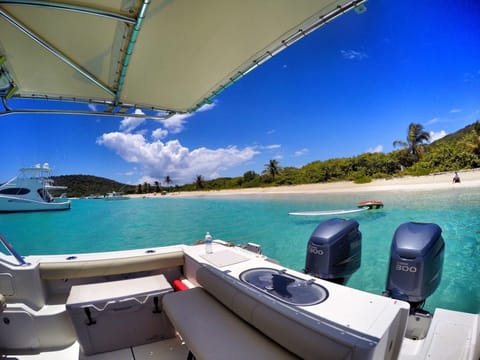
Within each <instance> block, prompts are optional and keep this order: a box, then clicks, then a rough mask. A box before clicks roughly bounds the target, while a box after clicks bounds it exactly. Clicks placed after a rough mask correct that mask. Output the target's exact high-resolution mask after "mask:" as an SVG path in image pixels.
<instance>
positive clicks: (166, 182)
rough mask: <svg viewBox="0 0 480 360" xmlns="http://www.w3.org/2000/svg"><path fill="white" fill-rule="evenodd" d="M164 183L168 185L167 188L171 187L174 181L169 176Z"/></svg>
mask: <svg viewBox="0 0 480 360" xmlns="http://www.w3.org/2000/svg"><path fill="white" fill-rule="evenodd" d="M164 181H165V184H167V186H169V187H170V184H171V183H172V179H170V176H168V175H167V176H165V180H164Z"/></svg>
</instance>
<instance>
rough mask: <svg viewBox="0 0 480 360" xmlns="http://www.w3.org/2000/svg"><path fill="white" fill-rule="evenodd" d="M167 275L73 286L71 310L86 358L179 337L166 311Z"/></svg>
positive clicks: (69, 308)
mask: <svg viewBox="0 0 480 360" xmlns="http://www.w3.org/2000/svg"><path fill="white" fill-rule="evenodd" d="M172 291H173V289H172V287H171V286H170V284H169V283H168V282H167V280H166V279H165V276H163V275H155V276H148V277H142V278H136V279H128V280H120V281H110V282H104V283H95V284H86V285H77V286H72V289H71V290H70V295H69V297H68V299H67V311H68V313H69V315H70V317H71V319H72V322H73V326H74V328H75V331H76V333H77V337H78V342H79V344H80V347H81V349H82V351H83V353H84V354H85V355H92V354H96V353H100V352H105V351H111V350H116V349H121V348H126V347H130V346H136V345H142V344H146V343H149V342H154V341H158V340H162V339H166V338H171V337H174V336H175V330H174V329H173V326H172V324H171V323H170V321H169V320H168V318H167V317H166V315H165V314H164V313H163V311H162V296H163V295H165V294H167V293H169V292H172Z"/></svg>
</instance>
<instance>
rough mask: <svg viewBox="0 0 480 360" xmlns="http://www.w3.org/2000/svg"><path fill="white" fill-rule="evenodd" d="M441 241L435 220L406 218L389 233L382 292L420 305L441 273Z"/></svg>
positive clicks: (415, 305)
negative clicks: (420, 220)
mask: <svg viewBox="0 0 480 360" xmlns="http://www.w3.org/2000/svg"><path fill="white" fill-rule="evenodd" d="M444 250H445V242H444V241H443V237H442V229H441V228H440V227H439V226H438V225H436V224H430V223H417V222H408V223H405V224H402V225H400V226H399V227H398V228H397V230H396V231H395V234H394V235H393V240H392V246H391V253H390V267H389V272H388V277H387V289H386V292H385V295H387V296H390V297H392V298H394V299H398V300H404V301H408V302H409V303H410V306H411V307H412V309H411V310H412V312H413V311H415V310H416V309H417V308H421V307H422V306H423V304H424V302H425V300H426V298H427V297H428V296H430V295H431V294H432V293H433V292H434V291H435V290H436V289H437V287H438V284H439V283H440V279H441V277H442V269H443V254H444Z"/></svg>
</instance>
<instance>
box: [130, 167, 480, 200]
mask: <svg viewBox="0 0 480 360" xmlns="http://www.w3.org/2000/svg"><path fill="white" fill-rule="evenodd" d="M458 174H459V176H460V179H461V182H460V183H456V184H455V183H453V181H452V180H453V175H454V173H453V172H448V173H447V172H445V173H436V174H431V175H425V176H404V177H398V178H392V179H376V180H373V181H372V182H370V183H366V184H355V183H354V182H352V181H338V182H332V183H317V184H302V185H287V186H272V187H257V188H245V189H228V190H202V191H179V192H173V191H172V192H169V193H168V194H167V195H165V196H167V197H168V196H177V197H207V196H242V195H262V194H279V195H280V194H321V193H360V192H361V193H375V192H380V191H434V190H448V189H458V188H473V187H480V169H473V170H464V171H458ZM130 196H132V197H163V196H160V195H158V194H157V195H153V194H143V195H140V194H139V195H130Z"/></svg>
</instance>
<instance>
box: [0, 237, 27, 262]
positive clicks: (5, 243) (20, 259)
mask: <svg viewBox="0 0 480 360" xmlns="http://www.w3.org/2000/svg"><path fill="white" fill-rule="evenodd" d="M0 241H1V242H2V244H3V246H4V247H5V248H6V249H7V250H8V252H9V253H10V254H11V255H12V256H13V257H14V258H15V259H16V260H17V261H18V264H19V265H20V266H23V265H28V263H27V262H26V261H25V260H23V257H21V256H20V254H19V253H17V251H16V250H15V248H14V247H13V245H12V244H10V243H9V242H8V240H7V238H6V237H5V236H4V235H3V234H1V233H0Z"/></svg>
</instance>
